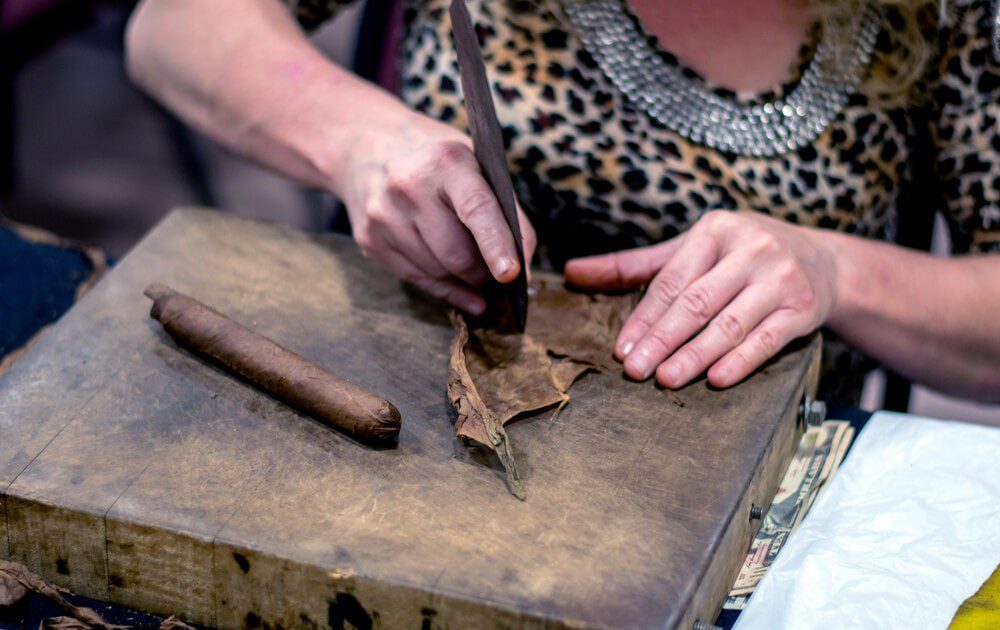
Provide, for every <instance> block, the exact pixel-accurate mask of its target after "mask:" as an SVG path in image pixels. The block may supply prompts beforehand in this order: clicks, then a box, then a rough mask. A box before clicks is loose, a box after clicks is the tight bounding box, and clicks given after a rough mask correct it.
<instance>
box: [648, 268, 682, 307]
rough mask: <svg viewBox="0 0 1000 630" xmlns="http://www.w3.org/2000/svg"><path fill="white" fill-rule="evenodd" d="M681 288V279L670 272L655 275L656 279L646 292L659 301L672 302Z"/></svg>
mask: <svg viewBox="0 0 1000 630" xmlns="http://www.w3.org/2000/svg"><path fill="white" fill-rule="evenodd" d="M683 290H684V285H683V284H681V281H680V279H679V278H678V277H677V276H675V275H674V274H670V273H663V274H660V275H659V276H657V277H656V279H655V280H653V283H652V284H651V285H649V291H648V293H649V294H650V295H651V296H652V297H653V299H655V300H657V301H659V302H662V303H664V304H672V303H673V302H674V300H676V299H677V296H679V295H680V294H681V291H683Z"/></svg>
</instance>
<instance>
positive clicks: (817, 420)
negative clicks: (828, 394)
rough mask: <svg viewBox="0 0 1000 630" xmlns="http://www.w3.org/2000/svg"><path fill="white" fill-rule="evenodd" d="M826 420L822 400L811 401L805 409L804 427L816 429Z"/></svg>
mask: <svg viewBox="0 0 1000 630" xmlns="http://www.w3.org/2000/svg"><path fill="white" fill-rule="evenodd" d="M824 420H826V403H825V402H823V401H822V400H813V401H810V402H809V405H808V406H807V407H806V425H808V426H810V427H818V426H819V425H821V424H823V421H824Z"/></svg>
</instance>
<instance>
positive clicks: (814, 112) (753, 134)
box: [563, 0, 879, 157]
mask: <svg viewBox="0 0 1000 630" xmlns="http://www.w3.org/2000/svg"><path fill="white" fill-rule="evenodd" d="M563 4H564V11H565V14H566V17H567V18H568V19H569V21H570V23H571V24H572V25H573V26H574V27H575V28H576V30H577V31H578V32H579V36H580V39H581V41H582V43H583V46H584V48H585V49H586V50H587V52H589V53H590V55H591V56H592V57H594V59H595V60H596V61H597V64H598V66H600V68H601V71H602V72H603V73H604V74H605V75H606V76H607V77H608V79H609V80H610V81H611V82H612V83H614V84H615V86H617V88H618V89H619V90H621V92H622V93H623V94H624V95H625V96H626V97H627V98H628V99H629V100H630V101H632V102H633V103H635V104H636V105H637V106H639V107H641V108H642V109H643V110H645V111H646V113H648V114H649V115H650V116H652V117H653V119H655V120H656V121H658V122H659V123H660V124H662V125H664V126H665V127H667V128H669V129H671V130H673V131H674V132H676V133H678V134H680V135H681V136H684V137H685V138H687V139H688V140H691V141H692V142H695V143H698V144H704V145H706V146H709V147H711V148H713V149H717V150H720V151H725V152H729V153H736V154H740V155H753V156H765V157H768V156H775V155H779V154H781V153H785V152H787V151H794V150H796V149H799V148H802V147H804V146H806V145H808V144H809V143H811V142H812V141H813V140H815V139H816V137H817V136H818V135H819V134H820V133H822V131H823V130H824V129H825V128H826V126H827V125H828V124H830V121H831V120H833V119H834V118H835V117H836V116H837V115H838V114H839V113H840V112H841V111H842V110H843V108H844V106H845V105H846V104H847V101H848V99H849V98H850V96H851V94H853V93H854V92H855V91H856V90H857V88H858V85H859V83H860V82H861V78H862V75H863V74H864V72H865V70H866V69H867V67H868V64H869V62H870V61H871V57H872V51H873V49H874V47H875V39H876V37H877V36H878V32H879V19H878V17H877V15H876V14H875V11H874V10H873V9H872V8H871V7H866V8H865V10H863V11H860V12H859V13H858V14H856V15H855V16H854V17H853V19H852V22H851V23H850V24H848V25H846V28H848V29H849V32H850V33H851V38H852V42H851V44H852V45H851V53H850V54H847V55H840V56H836V52H835V51H834V50H833V46H832V45H830V44H828V43H827V42H826V41H821V42H820V43H819V44H818V45H817V47H816V52H815V55H814V57H813V59H812V60H811V62H810V63H809V65H808V67H807V68H806V69H805V70H804V71H803V73H802V77H801V79H800V80H799V83H798V84H797V85H796V86H795V87H794V88H792V89H791V90H790V91H789V92H788V94H786V95H785V96H784V97H783V98H781V99H778V100H775V101H772V102H765V103H756V104H753V105H745V104H742V103H738V102H735V101H734V100H732V99H728V98H725V97H723V96H720V95H719V94H716V93H715V92H713V91H712V90H711V89H709V88H708V87H707V86H705V85H703V84H700V83H698V82H696V81H693V80H692V79H690V78H688V77H687V76H685V75H684V74H683V71H682V70H681V69H680V68H678V67H677V66H675V65H671V64H669V63H667V62H666V61H665V60H664V59H663V58H662V57H661V56H660V54H659V52H658V51H657V50H655V49H654V48H653V46H652V45H651V44H650V42H649V40H648V39H647V37H646V36H645V35H644V34H643V33H642V31H641V29H640V28H639V27H638V26H637V24H636V22H635V20H634V19H633V18H632V16H630V15H629V14H628V13H627V12H626V10H625V8H624V7H623V6H622V0H568V1H566V2H564V3H563Z"/></svg>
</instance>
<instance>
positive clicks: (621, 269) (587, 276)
mask: <svg viewBox="0 0 1000 630" xmlns="http://www.w3.org/2000/svg"><path fill="white" fill-rule="evenodd" d="M682 239H683V236H678V237H676V238H672V239H670V240H669V241H665V242H663V243H659V244H657V245H651V246H649V247H638V248H636V249H627V250H624V251H620V252H616V253H614V254H606V255H603V256H588V257H586V258H575V259H573V260H571V261H569V262H567V263H566V270H565V273H566V282H568V283H569V284H570V285H572V286H575V287H578V288H580V289H590V290H594V291H617V290H621V289H633V288H635V287H638V286H642V285H644V284H646V283H647V282H649V281H650V280H652V279H653V276H655V275H656V274H657V273H658V272H659V271H660V268H661V267H663V265H665V264H666V263H667V261H668V260H670V257H671V256H673V255H674V252H676V251H677V248H678V247H680V244H681V240H682Z"/></svg>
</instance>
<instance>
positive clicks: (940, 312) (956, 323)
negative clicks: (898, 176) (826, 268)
mask: <svg viewBox="0 0 1000 630" xmlns="http://www.w3.org/2000/svg"><path fill="white" fill-rule="evenodd" d="M822 238H824V239H826V240H828V241H829V245H830V246H831V247H832V248H835V251H836V252H837V287H838V289H837V294H838V304H837V307H836V308H835V309H834V311H833V313H831V316H830V319H829V321H828V322H827V325H828V326H829V327H830V328H832V329H833V330H835V331H836V332H837V333H839V334H840V335H842V336H843V337H844V338H845V339H847V340H848V341H849V342H851V343H852V344H854V345H856V346H858V347H859V348H861V349H862V350H864V351H865V352H866V353H867V354H869V355H870V356H872V357H873V358H875V359H877V360H879V361H881V362H883V363H884V364H885V365H887V366H889V367H890V368H892V369H893V370H895V371H896V372H899V373H900V374H902V375H903V376H906V377H907V378H909V379H912V380H914V381H918V382H921V383H926V384H928V385H930V386H932V387H934V388H936V389H940V390H942V391H945V392H949V393H952V394H957V395H960V396H967V397H970V398H978V399H981V400H989V401H998V400H1000V255H995V254H994V255H980V256H962V257H957V258H935V257H933V256H930V255H929V254H925V253H920V252H914V251H910V250H905V249H902V248H900V247H895V246H892V245H887V244H884V243H878V242H874V241H869V240H864V239H860V238H857V237H852V236H847V235H843V234H837V233H826V232H824V233H823V236H822Z"/></svg>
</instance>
